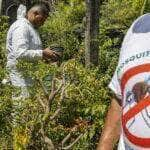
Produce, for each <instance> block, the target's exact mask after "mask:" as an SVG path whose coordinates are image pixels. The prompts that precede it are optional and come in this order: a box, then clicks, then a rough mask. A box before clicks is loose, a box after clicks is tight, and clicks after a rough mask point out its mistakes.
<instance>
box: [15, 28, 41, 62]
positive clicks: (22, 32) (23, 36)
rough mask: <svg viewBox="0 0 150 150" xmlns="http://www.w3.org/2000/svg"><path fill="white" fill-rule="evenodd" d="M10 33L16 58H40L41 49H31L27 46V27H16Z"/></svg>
mask: <svg viewBox="0 0 150 150" xmlns="http://www.w3.org/2000/svg"><path fill="white" fill-rule="evenodd" d="M12 34H13V35H12V47H13V50H14V54H15V57H16V58H17V59H26V60H29V61H32V60H34V59H35V60H38V59H42V53H43V51H42V50H38V49H37V50H32V49H30V48H29V43H30V42H29V40H30V39H29V31H28V29H27V27H17V28H16V29H15V30H14V31H13V32H12Z"/></svg>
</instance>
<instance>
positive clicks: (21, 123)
mask: <svg viewBox="0 0 150 150" xmlns="http://www.w3.org/2000/svg"><path fill="white" fill-rule="evenodd" d="M144 2H145V1H144V0H134V1H132V0H108V1H104V2H103V3H102V6H101V11H100V14H101V19H100V34H99V47H100V51H99V62H100V64H99V66H98V67H93V68H91V69H87V68H85V61H84V53H85V48H84V31H85V21H84V17H85V3H84V1H83V0H68V1H66V2H63V1H61V2H59V3H58V4H57V5H56V6H55V11H54V12H53V13H51V14H50V16H49V18H48V20H47V22H46V23H45V25H44V26H43V27H42V28H41V29H40V34H41V37H42V40H43V45H44V47H49V46H51V45H53V44H54V45H55V44H57V45H60V46H62V47H64V49H65V52H64V56H63V59H62V60H61V62H60V64H59V65H55V64H50V63H44V62H40V61H39V62H38V65H37V66H36V67H35V65H34V64H32V63H26V62H20V63H19V64H18V67H21V68H23V69H25V70H26V71H27V72H26V75H27V76H29V75H30V76H32V77H33V78H34V80H35V82H34V85H33V87H32V88H31V89H29V90H30V92H31V98H30V99H27V100H26V101H21V102H20V105H19V107H16V108H15V107H14V106H13V105H14V104H13V103H12V99H11V95H12V94H11V93H12V92H13V91H14V90H18V92H19V89H14V87H12V86H11V85H9V84H7V85H3V84H2V83H1V82H0V149H10V148H12V147H13V149H15V150H20V149H21V150H22V149H48V148H52V147H53V148H55V149H67V148H68V149H71V148H72V149H73V150H78V149H81V150H87V149H90V150H92V149H93V150H94V149H95V148H96V145H97V142H98V139H99V136H100V134H101V129H102V127H103V123H104V118H105V114H106V111H107V108H108V105H109V102H110V97H111V92H110V91H109V90H108V88H107V85H108V83H109V82H110V80H111V77H112V75H113V72H114V70H115V67H116V64H117V60H118V55H119V49H120V46H121V42H122V40H123V37H124V34H125V33H126V31H127V29H128V27H129V26H130V25H131V23H132V21H133V20H134V19H135V18H137V17H138V16H139V15H140V14H141V12H144V13H146V12H148V11H149V9H150V5H148V3H149V2H148V1H147V2H146V3H147V5H145V7H144ZM141 10H142V11H141ZM7 29H8V24H7V18H6V17H4V16H0V62H1V65H0V81H2V79H4V78H5V76H6V75H7V71H6V67H5V66H6V50H5V40H6V32H7ZM14 112H15V116H16V117H15V120H14V119H13V117H12V116H14ZM14 121H15V125H14V123H13V122H14ZM12 124H13V125H12ZM75 141H77V142H75ZM72 143H73V146H72V145H70V144H72ZM68 146H70V147H71V148H70V147H68Z"/></svg>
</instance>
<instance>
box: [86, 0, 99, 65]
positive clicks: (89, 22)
mask: <svg viewBox="0 0 150 150" xmlns="http://www.w3.org/2000/svg"><path fill="white" fill-rule="evenodd" d="M86 8H87V11H86V32H85V63H86V66H87V67H91V66H93V65H95V66H97V65H98V62H99V56H98V53H99V41H98V35H99V18H100V15H99V12H100V0H86Z"/></svg>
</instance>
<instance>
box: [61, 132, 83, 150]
mask: <svg viewBox="0 0 150 150" xmlns="http://www.w3.org/2000/svg"><path fill="white" fill-rule="evenodd" d="M82 136H83V133H82V134H80V135H79V136H78V137H77V138H76V139H75V140H74V141H73V142H72V143H71V144H70V145H68V146H66V147H62V149H63V150H68V149H71V148H72V147H73V146H74V145H75V144H76V143H77V142H78V141H79V140H80V138H81V137H82Z"/></svg>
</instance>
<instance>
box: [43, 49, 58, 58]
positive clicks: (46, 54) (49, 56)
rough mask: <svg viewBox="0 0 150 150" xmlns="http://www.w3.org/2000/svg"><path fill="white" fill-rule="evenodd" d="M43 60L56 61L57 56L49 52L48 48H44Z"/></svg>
mask: <svg viewBox="0 0 150 150" xmlns="http://www.w3.org/2000/svg"><path fill="white" fill-rule="evenodd" d="M43 58H44V59H45V60H52V61H57V59H58V55H57V53H55V52H54V51H52V50H50V49H49V48H46V49H44V50H43Z"/></svg>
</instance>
